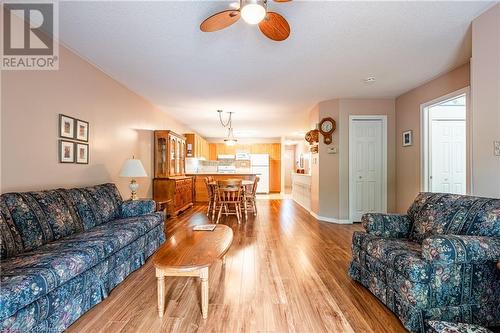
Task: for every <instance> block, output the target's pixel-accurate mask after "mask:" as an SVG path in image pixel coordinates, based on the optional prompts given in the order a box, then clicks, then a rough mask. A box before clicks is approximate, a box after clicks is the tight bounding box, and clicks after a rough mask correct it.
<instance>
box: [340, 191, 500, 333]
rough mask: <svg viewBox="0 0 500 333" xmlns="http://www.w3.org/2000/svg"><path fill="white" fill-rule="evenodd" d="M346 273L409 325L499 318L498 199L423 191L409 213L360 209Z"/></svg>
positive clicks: (421, 327) (489, 322)
mask: <svg viewBox="0 0 500 333" xmlns="http://www.w3.org/2000/svg"><path fill="white" fill-rule="evenodd" d="M362 223H363V227H364V228H365V230H366V232H355V233H354V235H353V240H352V254H353V259H352V262H351V265H350V268H349V274H350V276H351V277H352V278H353V279H354V280H356V281H358V282H360V283H361V284H363V285H364V286H365V287H366V288H368V289H369V290H370V291H371V292H372V293H373V294H374V295H375V296H376V297H377V298H378V299H379V300H380V301H382V303H384V304H385V305H386V306H387V307H389V309H391V311H393V312H394V313H395V314H396V315H397V316H398V317H399V319H400V320H401V322H402V323H403V325H404V326H405V327H406V328H407V329H408V330H410V331H411V332H430V331H432V330H431V328H430V327H428V324H427V322H428V321H433V320H434V321H436V320H438V321H448V322H462V323H471V324H478V325H482V326H498V325H500V270H498V269H497V268H496V263H497V262H498V260H500V199H488V198H479V197H472V196H465V195H452V194H440V193H420V194H419V195H418V197H417V198H416V199H415V201H414V202H413V204H412V206H411V207H410V208H409V209H408V213H407V215H395V214H372V213H370V214H365V215H364V216H363V218H362Z"/></svg>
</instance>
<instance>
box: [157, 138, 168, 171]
mask: <svg viewBox="0 0 500 333" xmlns="http://www.w3.org/2000/svg"><path fill="white" fill-rule="evenodd" d="M157 147H158V148H157V149H158V152H157V154H158V156H159V158H158V159H157V161H156V163H158V165H157V168H158V176H160V177H165V176H167V174H168V172H167V168H168V153H167V139H165V138H158V142H157Z"/></svg>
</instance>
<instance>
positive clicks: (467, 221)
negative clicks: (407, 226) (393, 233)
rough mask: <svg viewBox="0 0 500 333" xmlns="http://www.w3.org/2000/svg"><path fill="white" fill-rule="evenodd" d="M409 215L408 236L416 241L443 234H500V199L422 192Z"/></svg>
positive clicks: (409, 210) (410, 209)
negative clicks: (410, 226)
mask: <svg viewBox="0 0 500 333" xmlns="http://www.w3.org/2000/svg"><path fill="white" fill-rule="evenodd" d="M408 215H409V216H410V218H411V219H412V220H413V226H412V230H411V233H410V239H411V240H414V241H416V242H419V243H421V242H422V241H423V240H424V239H425V238H427V237H429V236H432V235H442V234H455V235H476V236H497V237H498V236H500V199H491V198H481V197H473V196H467V195H458V194H444V193H426V192H423V193H420V194H419V195H418V196H417V198H416V199H415V201H414V202H413V204H412V205H411V207H410V208H409V209H408Z"/></svg>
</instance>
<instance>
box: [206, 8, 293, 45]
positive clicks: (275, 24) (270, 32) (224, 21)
mask: <svg viewBox="0 0 500 333" xmlns="http://www.w3.org/2000/svg"><path fill="white" fill-rule="evenodd" d="M274 1H275V2H289V1H291V0H274ZM236 7H238V6H236ZM240 16H241V17H242V18H243V20H245V22H247V23H248V24H258V25H259V29H260V31H262V33H263V34H264V35H265V36H266V37H267V38H270V39H272V40H274V41H283V40H285V39H287V38H288V36H290V25H289V24H288V22H287V21H286V20H285V18H284V17H283V16H281V15H280V14H278V13H276V12H271V11H268V10H267V0H240V3H239V7H238V8H237V9H236V8H235V9H228V10H223V11H221V12H219V13H216V14H214V15H212V16H210V17H208V18H207V19H206V20H205V21H203V22H202V23H201V24H200V30H201V31H203V32H213V31H218V30H221V29H224V28H227V27H229V26H230V25H232V24H233V23H236V21H238V20H239V19H240Z"/></svg>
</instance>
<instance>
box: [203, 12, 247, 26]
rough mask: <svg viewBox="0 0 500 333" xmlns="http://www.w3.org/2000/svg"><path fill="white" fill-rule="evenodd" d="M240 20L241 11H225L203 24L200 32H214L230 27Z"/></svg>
mask: <svg viewBox="0 0 500 333" xmlns="http://www.w3.org/2000/svg"><path fill="white" fill-rule="evenodd" d="M239 19H240V11H239V10H234V9H228V10H224V11H222V12H219V13H217V14H214V15H212V16H210V17H209V18H207V19H206V20H205V21H203V22H201V24H200V30H201V31H203V32H212V31H217V30H221V29H224V28H227V27H229V26H230V25H231V24H233V23H235V22H236V21H238V20H239Z"/></svg>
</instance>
